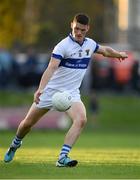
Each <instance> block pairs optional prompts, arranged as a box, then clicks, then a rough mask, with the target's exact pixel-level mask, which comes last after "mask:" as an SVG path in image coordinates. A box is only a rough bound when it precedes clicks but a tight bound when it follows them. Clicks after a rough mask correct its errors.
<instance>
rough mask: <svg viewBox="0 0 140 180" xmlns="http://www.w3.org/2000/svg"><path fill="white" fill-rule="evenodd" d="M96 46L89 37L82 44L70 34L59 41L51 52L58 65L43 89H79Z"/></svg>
mask: <svg viewBox="0 0 140 180" xmlns="http://www.w3.org/2000/svg"><path fill="white" fill-rule="evenodd" d="M98 47H99V46H98V44H97V43H96V42H95V41H94V40H92V39H90V38H85V39H84V41H83V44H79V43H78V42H76V41H75V40H74V38H73V37H72V35H71V34H70V35H69V36H68V37H66V38H65V39H63V40H62V41H61V42H59V43H58V44H57V45H56V46H55V48H54V50H53V52H52V57H54V58H56V59H58V61H60V65H59V67H58V69H57V70H56V71H55V72H54V74H53V76H52V77H51V79H50V81H49V82H48V84H47V85H46V87H45V89H47V88H51V89H57V90H60V91H75V90H79V87H80V85H81V83H82V80H83V77H84V75H85V72H86V69H87V67H88V64H89V61H90V59H91V56H92V54H93V53H94V52H96V51H97V49H98Z"/></svg>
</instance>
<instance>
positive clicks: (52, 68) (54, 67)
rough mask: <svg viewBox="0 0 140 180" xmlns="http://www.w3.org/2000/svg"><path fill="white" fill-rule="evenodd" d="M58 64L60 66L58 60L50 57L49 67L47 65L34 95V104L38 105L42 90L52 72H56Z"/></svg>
mask: <svg viewBox="0 0 140 180" xmlns="http://www.w3.org/2000/svg"><path fill="white" fill-rule="evenodd" d="M59 64H60V60H59V59H56V58H54V57H51V60H50V62H49V65H48V67H47V69H46V70H45V71H44V73H43V75H42V77H41V80H40V84H39V87H38V89H37V91H36V92H35V94H34V102H36V104H38V103H39V97H40V95H41V94H42V93H43V90H44V88H45V86H46V85H47V83H48V82H49V80H50V79H51V77H52V75H53V74H54V72H55V71H56V70H57V68H58V66H59Z"/></svg>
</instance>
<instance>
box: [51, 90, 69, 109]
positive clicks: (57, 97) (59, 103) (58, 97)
mask: <svg viewBox="0 0 140 180" xmlns="http://www.w3.org/2000/svg"><path fill="white" fill-rule="evenodd" d="M52 104H53V107H54V108H55V109H56V110H58V111H66V110H68V109H69V108H70V107H71V105H72V96H71V94H70V93H69V92H67V91H64V92H57V93H55V94H54V95H53V96H52Z"/></svg>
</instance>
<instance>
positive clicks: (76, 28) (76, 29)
mask: <svg viewBox="0 0 140 180" xmlns="http://www.w3.org/2000/svg"><path fill="white" fill-rule="evenodd" d="M71 28H72V35H73V37H74V38H75V40H76V41H77V42H79V43H82V42H83V40H84V38H85V36H86V33H87V32H88V30H89V25H83V24H80V23H78V22H72V23H71Z"/></svg>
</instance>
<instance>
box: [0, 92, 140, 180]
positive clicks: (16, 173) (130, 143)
mask: <svg viewBox="0 0 140 180" xmlns="http://www.w3.org/2000/svg"><path fill="white" fill-rule="evenodd" d="M32 98H33V94H32V93H30V92H29V93H25V92H18V93H15V92H0V106H2V107H4V106H5V107H6V106H12V107H13V106H22V105H26V104H28V105H29V104H31V102H32ZM83 101H84V103H85V104H86V107H87V116H88V119H89V120H90V122H89V123H88V124H87V127H86V129H85V130H84V132H83V134H82V135H81V136H80V139H79V141H78V142H77V143H76V144H75V146H74V148H73V149H72V151H71V153H70V156H71V157H72V158H76V159H77V160H78V161H79V164H78V166H77V167H76V168H56V167H55V162H56V160H57V157H58V154H59V152H60V149H61V146H62V144H63V138H64V134H65V132H62V131H60V132H56V131H47V130H44V131H40V132H39V131H35V130H33V131H32V132H31V133H30V134H29V135H28V136H26V138H25V139H24V143H23V146H22V148H21V149H20V150H19V151H18V152H17V154H16V156H15V159H14V161H13V162H12V163H7V164H5V163H4V162H3V157H4V154H5V151H6V150H7V147H8V146H9V144H10V143H11V140H12V138H13V137H14V135H15V132H13V131H1V132H0V179H5V178H16V179H22V178H23V179H24V178H26V179H27V178H30V179H41V178H45V179H55V178H56V179H95V178H99V179H138V178H140V120H139V119H140V110H139V107H140V97H139V96H135V95H129V96H128V95H124V96H121V95H117V96H113V95H107V94H106V95H100V96H99V106H100V110H99V115H98V119H97V120H98V127H97V128H95V127H94V128H91V124H90V123H91V112H90V108H89V106H88V105H89V97H86V96H83Z"/></svg>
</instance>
